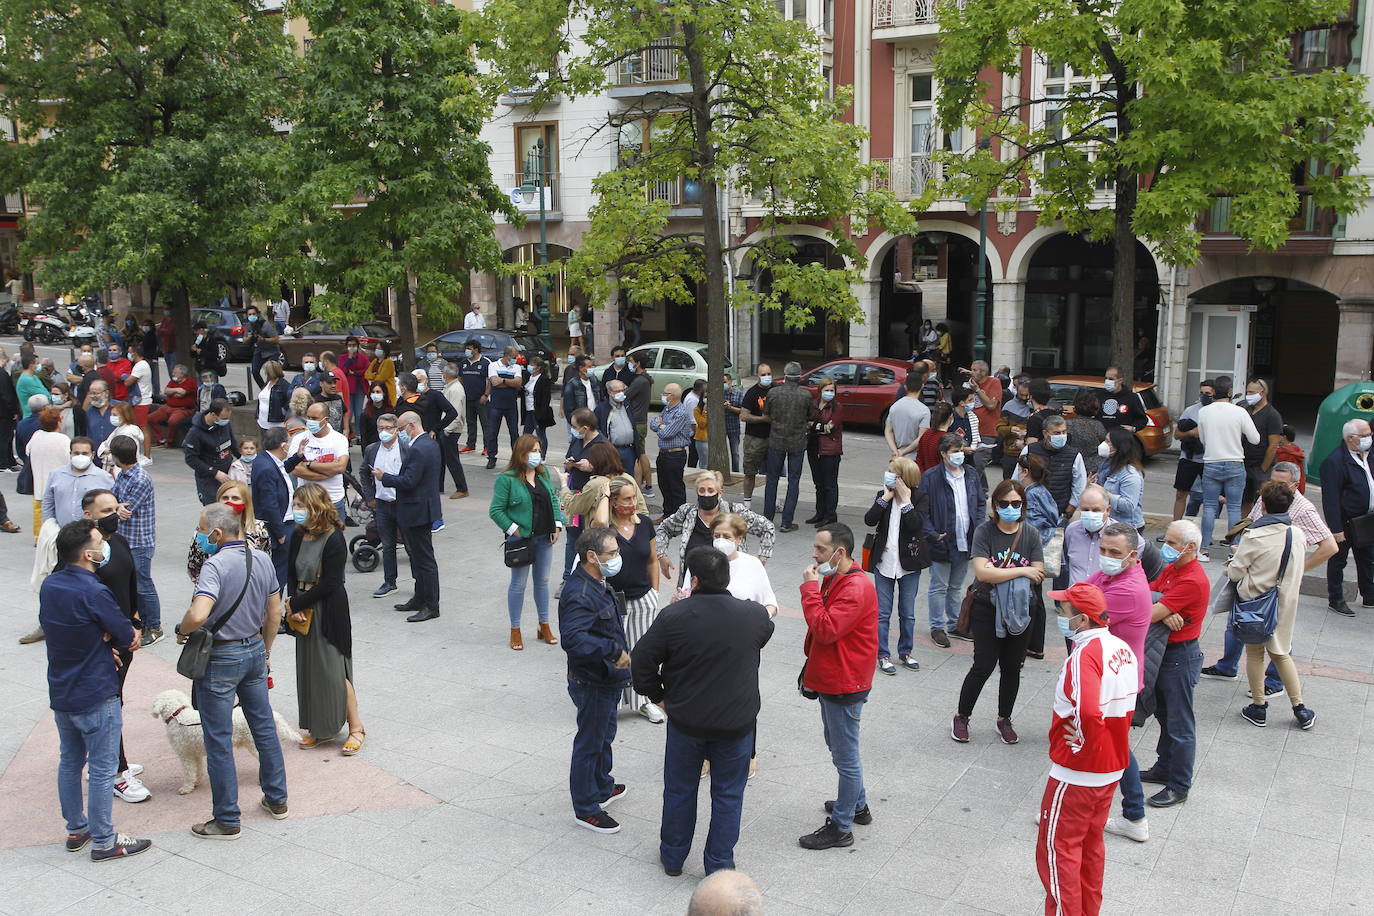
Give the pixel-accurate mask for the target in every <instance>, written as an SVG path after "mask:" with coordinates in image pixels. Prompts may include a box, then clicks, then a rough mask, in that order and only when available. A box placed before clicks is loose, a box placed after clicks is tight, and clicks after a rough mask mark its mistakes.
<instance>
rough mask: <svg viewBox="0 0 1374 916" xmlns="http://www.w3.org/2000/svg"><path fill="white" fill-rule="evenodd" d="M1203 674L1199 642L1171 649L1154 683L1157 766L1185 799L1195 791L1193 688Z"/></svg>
mask: <svg viewBox="0 0 1374 916" xmlns="http://www.w3.org/2000/svg"><path fill="white" fill-rule="evenodd" d="M1200 671H1202V650H1201V649H1200V648H1198V644H1197V640H1192V641H1190V642H1187V643H1178V644H1176V645H1171V646H1169V647H1168V648H1167V649H1165V650H1164V660H1163V661H1162V662H1160V665H1159V677H1158V678H1157V679H1156V680H1155V718H1156V719H1158V720H1159V742H1158V743H1157V744H1156V745H1155V754H1156V758H1155V765H1154V766H1153V767H1151V768H1150V769H1152V770H1154V771H1155V772H1157V773H1162V774H1164V775H1165V776H1166V777H1167V779H1168V783H1167V785H1168V786H1169V788H1171V789H1173V790H1174V791H1175V792H1178V793H1180V794H1183V795H1187V794H1188V790H1189V789H1191V788H1192V787H1193V760H1194V758H1195V757H1196V755H1197V719H1196V717H1195V716H1194V713H1193V688H1195V687H1196V686H1197V682H1198V677H1199V672H1200Z"/></svg>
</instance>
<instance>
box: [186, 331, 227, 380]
mask: <svg viewBox="0 0 1374 916" xmlns="http://www.w3.org/2000/svg"><path fill="white" fill-rule="evenodd" d="M220 342H221V339H220V336H219V334H218V332H214V331H211V330H210V328H209V326H208V325H207V324H206V323H205V322H203V321H197V322H196V326H195V328H194V330H193V334H192V337H191V365H193V366H195V368H196V374H198V375H200V374H204V373H206V372H210V373H213V374H214V376H215V378H216V379H220V378H223V377H224V375H225V373H226V372H227V371H228V367H227V366H226V365H225V364H224V363H223V362H221V361H220V358H219V355H220Z"/></svg>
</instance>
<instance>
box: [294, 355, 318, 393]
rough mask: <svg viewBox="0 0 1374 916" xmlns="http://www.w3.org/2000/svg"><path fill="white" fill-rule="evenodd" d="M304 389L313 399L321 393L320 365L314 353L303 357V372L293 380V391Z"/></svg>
mask: <svg viewBox="0 0 1374 916" xmlns="http://www.w3.org/2000/svg"><path fill="white" fill-rule="evenodd" d="M297 388H304V389H305V390H306V391H309V392H310V395H311V396H312V397H313V396H315V395H317V394H319V393H320V363H319V360H317V359H316V358H315V354H314V353H306V354H303V355H302V356H301V371H300V372H298V373H297V374H296V377H295V378H293V379H292V380H291V390H292V391H295V390H296V389H297Z"/></svg>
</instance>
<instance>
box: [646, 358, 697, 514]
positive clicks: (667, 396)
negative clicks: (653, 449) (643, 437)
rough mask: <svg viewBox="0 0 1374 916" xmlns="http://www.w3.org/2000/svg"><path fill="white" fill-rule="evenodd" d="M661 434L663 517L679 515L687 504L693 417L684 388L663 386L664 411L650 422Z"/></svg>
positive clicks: (660, 472)
mask: <svg viewBox="0 0 1374 916" xmlns="http://www.w3.org/2000/svg"><path fill="white" fill-rule="evenodd" d="M649 428H650V429H652V430H653V431H654V432H655V433H657V434H658V462H657V470H658V485H659V488H660V489H661V490H662V491H663V516H664V517H667V516H669V515H672V514H673V513H674V512H676V511H677V510H678V509H679V508H680V507H681V506H682V504H683V503H684V502H686V501H687V488H686V486H685V485H684V484H683V482H682V472H683V470H684V469H685V468H686V467H687V449H688V447H689V446H690V445H691V444H692V429H693V424H692V415H691V414H690V413H688V412H687V408H686V406H684V405H683V403H682V386H681V385H677V384H674V383H670V384H667V385H664V386H663V412H662V413H660V414H659V415H658V416H657V417H655V418H654V419H652V420H650V421H649Z"/></svg>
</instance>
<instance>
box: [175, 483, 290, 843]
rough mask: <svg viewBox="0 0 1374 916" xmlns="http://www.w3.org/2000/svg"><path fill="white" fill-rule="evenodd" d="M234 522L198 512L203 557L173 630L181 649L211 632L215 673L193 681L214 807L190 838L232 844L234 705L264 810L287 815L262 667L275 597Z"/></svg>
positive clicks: (272, 581) (257, 555) (276, 615)
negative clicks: (251, 752) (249, 742)
mask: <svg viewBox="0 0 1374 916" xmlns="http://www.w3.org/2000/svg"><path fill="white" fill-rule="evenodd" d="M239 519H240V516H239V515H238V513H237V512H235V511H234V509H233V508H232V507H231V506H228V505H226V504H224V503H211V504H210V505H208V506H206V507H205V508H204V509H202V510H201V512H200V522H199V524H198V525H197V526H196V543H197V544H199V545H200V548H201V550H203V551H205V553H206V554H207V555H208V557H207V559H206V560H205V564H204V565H203V566H202V567H201V569H200V576H199V578H197V579H196V589H195V595H194V597H193V598H192V599H191V606H190V608H188V609H187V611H186V616H185V617H183V618H182V621H181V623H180V624H178V625H177V627H176V635H177V642H179V643H184V642H185V641H186V637H187V635H188V634H190V633H193V632H194V631H196V630H198V629H200V628H201V627H203V626H208V627H209V628H210V632H211V633H212V634H214V646H213V647H212V648H211V650H210V667H211V669H213V670H214V672H215V675H214V677H205V678H201V679H200V680H198V681H195V682H194V684H193V688H192V689H194V690H195V700H196V708H197V710H198V711H199V712H200V724H201V733H202V735H203V737H204V740H205V769H206V772H207V773H208V774H209V776H210V793H211V796H212V798H213V801H214V809H213V815H212V817H211V819H210V820H208V821H205V822H204V823H200V824H196V825H195V826H193V827H192V828H191V833H193V834H195V835H196V836H198V837H201V838H202V839H207V840H236V839H238V838H239V835H240V832H241V830H240V827H239V821H240V818H241V813H240V811H239V778H238V771H237V769H236V768H235V766H234V744H233V733H234V721H233V714H234V706H235V700H237V703H238V706H239V708H240V709H241V710H242V711H243V716H244V718H245V719H246V720H247V722H248V729H249V731H251V732H252V734H253V744H254V746H255V747H256V748H257V752H258V755H257V756H258V783H259V785H260V786H261V787H262V807H263V809H264V810H265V811H266V812H267V813H268V814H270V815H271V816H272V817H274V818H276V819H278V820H281V819H282V818H284V817H286V816H287V808H286V764H285V762H284V760H283V759H282V752H281V742H280V741H279V740H278V739H277V726H276V722H275V721H274V720H273V716H272V702H271V700H269V699H268V697H267V662H268V659H269V658H270V657H271V655H272V642H273V640H275V639H276V638H277V628H278V627H279V626H280V625H281V596H280V595H279V594H278V592H277V573H276V570H275V569H274V568H273V567H272V558H271V557H269V556H268V555H267V554H265V553H263V552H262V551H261V550H257V549H256V548H253V547H250V546H248V544H247V542H246V541H244V539H243V531H242V528H241V525H240V521H239Z"/></svg>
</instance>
